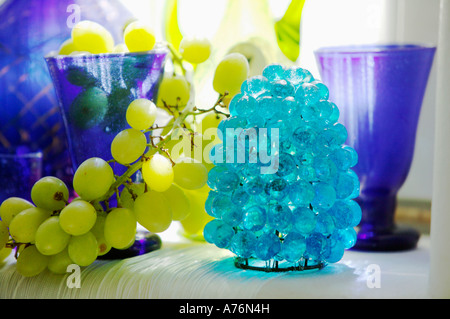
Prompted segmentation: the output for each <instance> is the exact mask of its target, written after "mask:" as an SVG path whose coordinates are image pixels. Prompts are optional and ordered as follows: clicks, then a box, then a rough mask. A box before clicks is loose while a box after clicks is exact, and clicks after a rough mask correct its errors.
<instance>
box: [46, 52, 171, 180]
mask: <svg viewBox="0 0 450 319" xmlns="http://www.w3.org/2000/svg"><path fill="white" fill-rule="evenodd" d="M167 53H168V51H167V49H166V48H165V47H163V46H158V47H156V48H155V49H153V50H152V51H148V52H138V53H110V54H98V55H77V56H52V55H50V56H47V57H46V58H45V59H46V62H47V66H48V68H49V71H50V74H51V77H52V80H53V84H54V87H55V90H56V94H57V96H58V99H59V104H60V110H61V113H62V117H63V120H64V124H65V128H66V133H67V136H68V143H69V150H70V153H71V158H72V162H73V166H74V170H76V168H77V167H78V166H79V165H80V164H81V163H82V162H83V161H85V160H86V159H88V158H90V157H100V158H103V159H104V160H106V161H107V160H110V159H112V155H111V142H112V140H113V139H114V137H115V136H116V134H117V133H118V132H120V131H121V130H123V129H126V128H130V126H128V124H127V122H126V109H127V107H128V105H129V104H130V103H131V101H133V100H134V99H138V98H146V99H149V100H154V101H155V102H156V98H157V92H158V88H159V85H160V83H161V79H162V76H163V73H164V64H165V59H166V56H167ZM125 169H126V168H125V167H122V166H121V165H118V166H117V167H115V173H116V174H121V173H123V172H124V171H125Z"/></svg>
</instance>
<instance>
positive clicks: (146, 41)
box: [123, 21, 156, 52]
mask: <svg viewBox="0 0 450 319" xmlns="http://www.w3.org/2000/svg"><path fill="white" fill-rule="evenodd" d="M123 36H124V40H125V44H126V45H127V48H128V50H130V52H141V51H150V50H151V49H153V47H154V46H155V43H156V38H155V34H154V32H153V30H152V29H151V28H150V27H149V26H148V25H146V24H144V23H142V22H141V21H133V22H131V23H129V24H128V25H127V27H126V28H125V31H124V32H123Z"/></svg>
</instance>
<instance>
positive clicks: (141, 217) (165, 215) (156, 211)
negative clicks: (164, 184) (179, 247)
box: [134, 191, 172, 233]
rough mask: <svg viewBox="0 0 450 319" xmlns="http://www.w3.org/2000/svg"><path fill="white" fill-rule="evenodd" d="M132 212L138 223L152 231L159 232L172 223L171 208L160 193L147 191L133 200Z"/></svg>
mask: <svg viewBox="0 0 450 319" xmlns="http://www.w3.org/2000/svg"><path fill="white" fill-rule="evenodd" d="M134 213H135V215H136V219H137V221H138V223H139V224H141V225H142V226H143V227H144V228H146V229H147V230H148V231H150V232H152V233H160V232H162V231H164V230H166V229H167V228H169V226H170V224H171V223H172V210H171V208H170V205H169V203H168V202H167V199H166V198H165V197H164V195H163V194H162V193H159V192H155V191H149V192H147V193H144V194H142V195H140V196H139V197H138V198H137V199H136V201H135V202H134Z"/></svg>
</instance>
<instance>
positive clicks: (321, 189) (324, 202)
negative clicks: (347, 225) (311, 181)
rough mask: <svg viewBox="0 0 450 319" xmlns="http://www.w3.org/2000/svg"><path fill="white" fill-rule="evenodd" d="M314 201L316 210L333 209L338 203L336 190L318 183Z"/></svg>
mask: <svg viewBox="0 0 450 319" xmlns="http://www.w3.org/2000/svg"><path fill="white" fill-rule="evenodd" d="M314 193H315V194H314V199H313V200H312V202H311V205H312V206H313V207H314V209H316V210H319V209H322V210H327V209H329V208H331V207H332V206H333V204H334V202H335V201H336V190H335V189H334V187H333V186H332V185H330V184H328V183H323V182H320V183H317V184H315V185H314Z"/></svg>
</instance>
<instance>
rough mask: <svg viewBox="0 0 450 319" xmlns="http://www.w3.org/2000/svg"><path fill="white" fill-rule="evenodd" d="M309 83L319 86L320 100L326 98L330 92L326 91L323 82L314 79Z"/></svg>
mask: <svg viewBox="0 0 450 319" xmlns="http://www.w3.org/2000/svg"><path fill="white" fill-rule="evenodd" d="M311 83H312V84H314V85H315V86H317V87H318V88H319V94H320V99H321V100H328V97H329V93H330V92H329V91H328V88H327V86H326V85H325V84H323V83H322V82H320V81H317V80H315V81H313V82H311Z"/></svg>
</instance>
